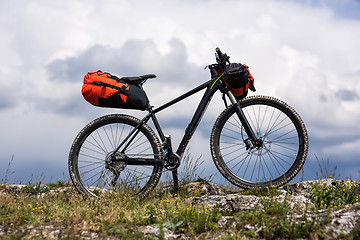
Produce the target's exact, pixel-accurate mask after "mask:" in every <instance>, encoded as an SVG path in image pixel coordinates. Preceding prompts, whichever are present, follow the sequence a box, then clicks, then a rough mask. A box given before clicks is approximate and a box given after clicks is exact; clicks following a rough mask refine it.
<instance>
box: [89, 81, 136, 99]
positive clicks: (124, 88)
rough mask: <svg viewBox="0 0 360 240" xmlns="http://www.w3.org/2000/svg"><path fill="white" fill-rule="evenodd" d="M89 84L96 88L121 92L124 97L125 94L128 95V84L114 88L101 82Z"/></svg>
mask: <svg viewBox="0 0 360 240" xmlns="http://www.w3.org/2000/svg"><path fill="white" fill-rule="evenodd" d="M91 84H94V85H96V86H102V87H109V88H113V89H116V90H119V92H121V93H122V94H124V95H125V96H127V94H128V93H127V90H126V88H127V87H128V86H129V84H127V83H124V85H122V87H118V86H114V85H112V84H109V83H104V82H101V81H95V82H92V83H91Z"/></svg>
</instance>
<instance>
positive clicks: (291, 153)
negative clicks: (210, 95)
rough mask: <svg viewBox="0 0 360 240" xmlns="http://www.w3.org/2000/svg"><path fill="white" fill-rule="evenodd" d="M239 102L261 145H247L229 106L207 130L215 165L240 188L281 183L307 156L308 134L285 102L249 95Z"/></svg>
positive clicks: (289, 178)
mask: <svg viewBox="0 0 360 240" xmlns="http://www.w3.org/2000/svg"><path fill="white" fill-rule="evenodd" d="M240 105H241V108H242V110H243V112H244V115H245V117H246V118H247V120H248V122H249V124H250V126H251V127H252V129H253V132H254V133H255V136H256V138H257V139H259V140H260V141H261V142H262V144H261V145H259V146H257V145H251V144H249V137H248V136H247V134H246V132H245V130H244V128H243V126H242V125H241V123H240V120H239V118H238V116H237V114H236V112H235V107H234V105H232V106H230V107H228V108H227V109H225V110H224V111H223V112H222V113H221V115H220V116H219V117H218V119H217V120H216V122H215V124H214V127H213V130H212V133H211V139H210V147H211V154H212V157H213V160H214V162H215V165H216V167H217V168H218V169H219V171H220V172H221V174H222V175H223V176H224V177H225V178H226V179H227V180H229V181H230V182H231V183H233V184H235V185H236V186H239V187H242V188H255V187H256V188H263V187H268V186H281V185H284V184H285V183H287V182H289V181H290V180H291V179H293V178H294V177H295V176H296V174H297V173H298V172H299V171H300V169H301V167H302V166H303V164H304V162H305V159H306V156H307V152H308V136H307V131H306V128H305V125H304V123H303V121H302V120H301V118H300V116H299V115H298V114H297V113H296V112H295V110H294V109H293V108H291V107H290V106H289V105H288V104H286V103H284V102H283V101H280V100H278V99H275V98H272V97H266V96H255V97H249V98H245V99H244V100H242V101H241V104H240Z"/></svg>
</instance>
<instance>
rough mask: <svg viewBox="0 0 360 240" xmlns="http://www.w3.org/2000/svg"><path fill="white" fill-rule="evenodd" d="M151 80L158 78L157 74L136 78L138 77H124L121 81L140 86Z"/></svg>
mask: <svg viewBox="0 0 360 240" xmlns="http://www.w3.org/2000/svg"><path fill="white" fill-rule="evenodd" d="M149 78H156V75H155V74H146V75H142V76H136V77H122V78H121V80H124V81H125V82H127V83H129V84H139V83H141V82H145V81H146V80H148V79H149Z"/></svg>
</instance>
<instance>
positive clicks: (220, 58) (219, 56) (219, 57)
mask: <svg viewBox="0 0 360 240" xmlns="http://www.w3.org/2000/svg"><path fill="white" fill-rule="evenodd" d="M215 57H216V61H217V63H218V64H219V65H220V67H221V68H222V69H224V68H225V66H226V64H227V63H230V61H229V58H230V57H229V56H228V55H226V53H222V52H221V50H220V48H218V47H217V48H216V49H215Z"/></svg>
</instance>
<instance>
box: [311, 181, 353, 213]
mask: <svg viewBox="0 0 360 240" xmlns="http://www.w3.org/2000/svg"><path fill="white" fill-rule="evenodd" d="M311 198H312V200H313V201H314V203H315V206H316V207H318V208H338V207H341V206H344V205H347V204H354V203H356V202H359V201H360V185H359V184H358V183H356V182H353V181H350V180H345V181H344V182H343V183H340V184H331V185H328V184H322V183H320V184H317V185H314V186H313V188H312V190H311Z"/></svg>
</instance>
